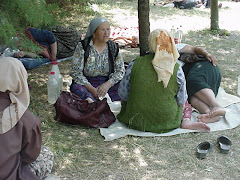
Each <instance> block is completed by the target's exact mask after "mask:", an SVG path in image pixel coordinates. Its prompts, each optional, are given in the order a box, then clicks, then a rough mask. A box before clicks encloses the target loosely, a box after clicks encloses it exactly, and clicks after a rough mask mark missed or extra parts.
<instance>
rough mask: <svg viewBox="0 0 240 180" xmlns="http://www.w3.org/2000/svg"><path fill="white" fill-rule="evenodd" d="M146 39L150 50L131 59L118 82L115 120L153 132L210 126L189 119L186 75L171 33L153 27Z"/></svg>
mask: <svg viewBox="0 0 240 180" xmlns="http://www.w3.org/2000/svg"><path fill="white" fill-rule="evenodd" d="M148 40H149V47H150V51H151V54H148V55H145V56H143V57H139V58H137V59H135V60H134V61H132V62H131V63H130V64H129V66H128V68H127V69H126V73H125V76H124V77H123V79H122V81H121V82H120V86H119V95H120V97H121V98H122V99H123V102H122V108H121V111H120V113H119V114H118V115H117V118H118V120H119V121H121V122H123V123H125V124H126V125H128V126H129V127H130V128H133V129H136V130H141V131H149V132H156V133H164V132H168V131H171V130H173V129H175V128H178V127H181V128H185V129H197V130H201V131H208V130H210V128H209V127H208V126H207V125H206V124H205V123H203V122H191V121H190V119H191V112H192V109H191V106H190V105H189V104H188V103H187V97H188V96H187V93H186V82H185V77H184V73H183V71H182V68H181V67H180V65H179V64H178V63H177V59H178V57H179V53H178V51H177V49H176V46H175V43H174V41H173V38H172V37H171V35H170V33H169V32H168V31H166V30H164V29H156V30H154V31H152V32H151V33H150V35H149V39H148ZM184 105H186V106H184ZM182 107H184V111H182Z"/></svg>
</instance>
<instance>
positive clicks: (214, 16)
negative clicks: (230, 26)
mask: <svg viewBox="0 0 240 180" xmlns="http://www.w3.org/2000/svg"><path fill="white" fill-rule="evenodd" d="M210 7H211V30H217V29H219V24H218V0H211V3H210Z"/></svg>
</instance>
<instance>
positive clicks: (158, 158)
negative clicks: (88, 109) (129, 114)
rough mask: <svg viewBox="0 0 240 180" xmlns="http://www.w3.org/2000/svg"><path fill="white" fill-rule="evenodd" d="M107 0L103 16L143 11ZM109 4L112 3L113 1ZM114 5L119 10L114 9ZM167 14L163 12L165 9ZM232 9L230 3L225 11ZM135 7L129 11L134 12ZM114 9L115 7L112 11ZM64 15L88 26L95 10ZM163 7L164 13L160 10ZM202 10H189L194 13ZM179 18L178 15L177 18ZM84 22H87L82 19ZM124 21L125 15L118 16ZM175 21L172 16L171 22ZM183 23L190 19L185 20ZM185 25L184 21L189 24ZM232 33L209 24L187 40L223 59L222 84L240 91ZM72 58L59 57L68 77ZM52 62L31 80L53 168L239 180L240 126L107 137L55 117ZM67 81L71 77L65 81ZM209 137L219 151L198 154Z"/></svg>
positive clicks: (139, 178)
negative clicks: (227, 143)
mask: <svg viewBox="0 0 240 180" xmlns="http://www.w3.org/2000/svg"><path fill="white" fill-rule="evenodd" d="M118 2H120V4H117V2H116V1H110V3H106V1H103V0H102V1H101V4H100V5H99V7H100V8H101V9H102V7H104V8H105V9H104V12H102V14H101V15H102V16H105V15H108V18H110V20H111V17H112V16H114V14H117V12H114V11H115V8H116V9H119V10H121V12H125V13H126V14H127V15H129V16H130V17H132V16H137V13H136V3H137V1H127V0H125V1H123V0H122V1H118ZM107 4H108V5H107ZM111 7H113V8H111ZM112 9H114V11H112ZM152 9H153V12H154V13H153V12H151V13H152V14H154V17H153V18H160V19H161V18H166V17H169V19H171V17H173V16H175V15H182V13H183V12H182V11H179V10H176V9H168V10H165V9H162V8H157V7H152ZM158 9H159V10H161V11H165V12H164V13H166V14H167V15H166V16H165V14H164V15H162V13H161V11H159V12H158V11H157V10H158ZM228 10H231V8H229V9H224V11H228ZM128 11H129V12H128ZM108 12H109V13H108ZM72 13H73V15H74V16H73V17H68V18H66V19H67V20H66V19H65V20H64V19H62V22H65V23H64V24H67V25H68V26H72V27H75V28H77V29H78V30H79V31H80V32H85V31H86V27H87V26H88V23H89V21H90V19H91V18H92V17H94V15H91V16H89V15H88V14H87V15H86V16H85V15H84V14H75V12H72ZM157 13H158V14H157ZM198 13H199V12H198V11H196V10H195V11H194V10H193V11H191V12H190V11H189V12H186V14H187V15H188V16H191V15H196V16H203V14H198ZM173 19H174V18H173ZM79 22H81V23H79ZM112 23H113V25H116V26H119V25H120V24H121V21H120V19H119V21H118V22H116V21H114V22H112ZM169 23H170V24H171V23H172V22H171V21H170V22H169ZM182 23H185V22H184V21H183V20H182ZM183 25H184V24H183ZM229 33H230V34H229V36H219V35H218V34H212V33H209V32H208V31H207V30H204V28H203V29H199V31H188V32H187V33H186V34H184V43H189V44H191V45H196V46H200V47H203V48H205V49H206V50H207V51H208V52H210V53H212V54H214V55H215V56H216V57H217V59H218V60H219V63H218V65H219V67H220V69H221V71H222V76H223V77H222V84H221V86H222V87H223V88H224V89H225V90H226V91H227V92H229V93H231V94H234V95H236V91H237V76H238V75H239V69H240V66H239V64H240V58H239V47H240V41H239V39H240V32H239V31H229ZM121 51H122V54H123V57H124V60H125V61H127V62H129V61H131V60H132V59H134V58H136V57H137V56H139V49H137V48H135V49H130V48H125V49H122V50H121ZM70 63H71V62H70V61H65V62H61V63H59V68H60V70H61V73H62V75H63V77H64V81H66V80H67V79H68V78H69V75H68V72H69V68H70ZM50 69H51V65H45V66H43V67H39V68H36V69H33V70H29V71H28V74H29V83H30V84H31V85H32V87H33V88H32V90H31V92H30V93H31V104H30V110H32V111H33V113H34V114H35V115H37V116H39V118H40V119H41V121H42V133H43V144H44V145H46V146H48V147H49V148H50V149H51V151H52V152H53V153H54V155H55V163H54V169H53V174H55V175H58V176H60V177H61V178H65V179H68V180H70V179H72V180H98V179H103V180H146V179H147V180H157V179H159V180H186V179H191V180H195V179H196V180H199V179H201V180H220V179H226V180H236V179H240V167H239V162H240V145H239V144H238V142H239V130H240V128H239V127H237V128H235V129H231V130H226V131H217V132H211V133H188V134H180V135H176V136H169V137H148V138H147V137H134V136H128V137H124V138H120V139H117V140H114V141H111V142H105V141H104V138H103V137H102V136H101V135H100V133H99V130H98V129H93V128H86V127H81V126H73V125H67V124H62V123H59V122H56V121H55V120H54V116H55V109H54V107H53V105H49V104H48V102H47V86H46V82H47V75H48V73H49V71H50ZM64 87H66V83H65V82H64ZM221 134H224V135H227V136H228V137H229V138H230V139H231V140H232V142H233V146H232V148H231V152H230V154H221V153H220V152H219V150H218V148H217V143H216V140H217V137H218V135H221ZM203 141H211V142H212V143H213V144H214V148H213V151H212V152H211V153H210V154H209V155H208V156H207V158H206V159H204V160H199V159H197V158H196V154H195V152H196V146H197V145H198V144H199V143H200V142H203Z"/></svg>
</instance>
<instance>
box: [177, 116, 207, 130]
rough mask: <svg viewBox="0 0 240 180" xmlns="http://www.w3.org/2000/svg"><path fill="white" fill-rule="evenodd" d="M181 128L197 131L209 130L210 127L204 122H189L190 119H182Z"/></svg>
mask: <svg viewBox="0 0 240 180" xmlns="http://www.w3.org/2000/svg"><path fill="white" fill-rule="evenodd" d="M181 128H183V129H192V130H199V131H210V127H208V126H207V125H206V124H205V123H204V122H191V120H190V119H183V120H182V124H181Z"/></svg>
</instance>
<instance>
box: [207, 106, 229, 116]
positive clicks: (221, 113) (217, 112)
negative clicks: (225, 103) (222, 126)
mask: <svg viewBox="0 0 240 180" xmlns="http://www.w3.org/2000/svg"><path fill="white" fill-rule="evenodd" d="M225 114H226V111H225V109H224V108H222V107H215V108H213V109H212V110H211V111H210V113H209V115H210V117H211V118H213V117H215V116H224V115H225Z"/></svg>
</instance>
